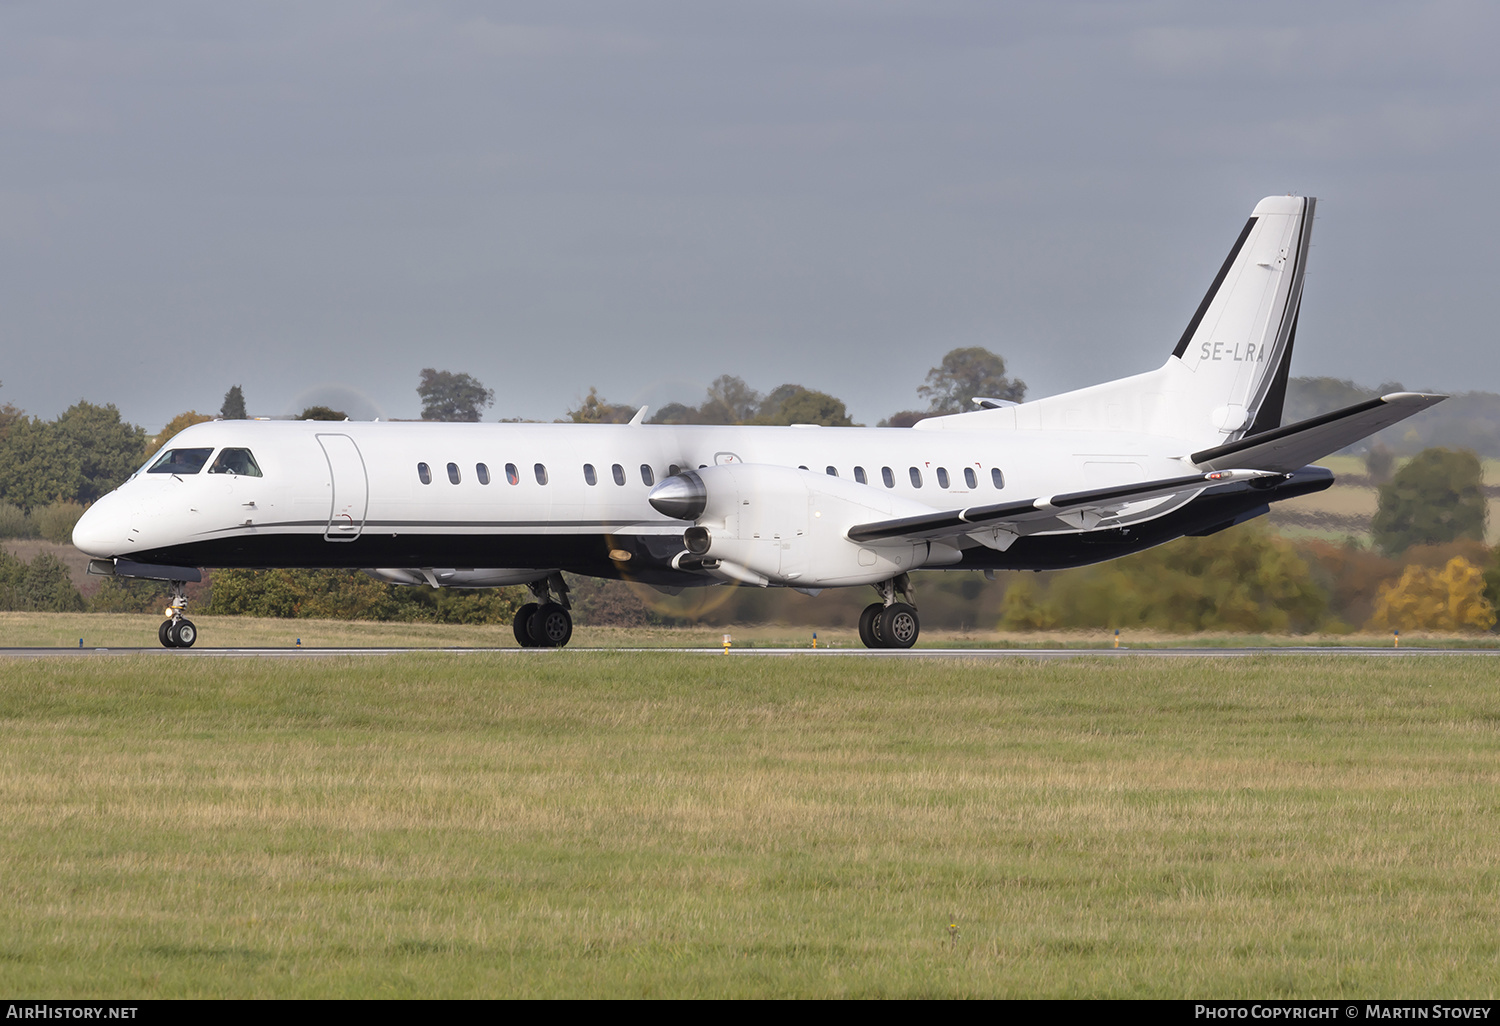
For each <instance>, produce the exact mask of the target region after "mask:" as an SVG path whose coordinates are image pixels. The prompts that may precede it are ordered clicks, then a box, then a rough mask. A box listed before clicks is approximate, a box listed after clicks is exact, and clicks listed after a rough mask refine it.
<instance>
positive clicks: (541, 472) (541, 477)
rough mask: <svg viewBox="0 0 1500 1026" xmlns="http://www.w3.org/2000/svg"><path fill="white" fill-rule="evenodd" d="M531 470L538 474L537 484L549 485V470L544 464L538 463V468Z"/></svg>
mask: <svg viewBox="0 0 1500 1026" xmlns="http://www.w3.org/2000/svg"><path fill="white" fill-rule="evenodd" d="M531 469H532V470H534V471H535V472H536V483H537V484H539V485H544V484H546V483H547V468H546V467H544V466H543V465H542V464H540V463H538V464H537V465H536V466H534V467H532V468H531Z"/></svg>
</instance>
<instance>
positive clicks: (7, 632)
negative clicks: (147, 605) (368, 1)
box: [0, 612, 1500, 649]
mask: <svg viewBox="0 0 1500 1026" xmlns="http://www.w3.org/2000/svg"><path fill="white" fill-rule="evenodd" d="M193 622H194V623H195V624H197V626H198V630H199V640H198V648H199V649H209V648H284V647H288V646H295V645H296V643H297V642H299V641H300V642H301V643H302V646H303V647H304V648H363V647H377V648H407V647H416V648H443V647H448V648H496V647H504V648H518V647H519V646H518V645H517V644H516V640H515V635H514V634H513V633H512V632H511V628H510V626H509V625H508V624H442V623H399V622H377V621H368V620H365V621H361V620H311V619H309V620H282V619H262V618H258V617H253V616H200V615H198V614H194V615H193ZM160 623H161V617H159V616H156V615H154V614H146V615H138V614H133V613H5V612H0V646H3V647H5V648H16V647H48V648H77V647H79V646H78V642H79V640H80V639H81V640H82V641H83V646H82V647H84V648H89V649H93V648H153V649H154V648H156V647H157V644H158V643H157V639H156V628H157V626H158V625H159V624H160ZM728 630H729V633H730V634H731V637H732V643H733V645H734V647H736V648H811V647H812V640H813V639H812V636H813V633H814V632H816V633H817V635H818V645H819V647H820V648H829V647H833V648H863V647H864V646H863V645H862V644H861V643H860V640H859V633H858V631H857V630H855V629H854V628H852V627H843V628H840V627H818V628H811V627H792V626H786V625H778V624H757V625H741V626H736V627H731V628H728ZM724 632H725V628H723V627H588V626H579V627H577V628H576V629H575V630H574V632H573V640H572V641H571V642H569V647H570V648H663V649H670V648H717V647H719V646H720V645H721V644H722V641H723V637H724ZM1391 642H1392V638H1391V636H1390V635H1389V634H1377V633H1368V632H1366V633H1357V634H1277V635H1246V634H1225V633H1202V634H1168V633H1165V632H1161V631H1149V630H1134V629H1127V630H1125V631H1124V632H1123V633H1122V634H1121V644H1122V645H1126V646H1129V647H1133V648H1238V647H1241V646H1246V645H1262V646H1271V647H1282V646H1288V645H1295V646H1304V645H1322V646H1327V647H1340V648H1345V647H1368V646H1377V647H1387V646H1389V645H1390V644H1391ZM917 644H918V647H919V648H1110V647H1113V645H1114V634H1113V632H1112V631H1109V630H1106V629H1097V630H1063V631H1034V632H1029V631H998V630H984V631H981V630H968V631H955V630H927V629H924V630H923V631H922V634H921V638H920V639H919V641H918V643H917ZM1401 644H1402V645H1403V646H1408V647H1428V648H1495V647H1497V646H1500V636H1496V635H1494V634H1486V633H1468V634H1441V633H1436V632H1425V631H1408V632H1406V633H1404V634H1402V636H1401Z"/></svg>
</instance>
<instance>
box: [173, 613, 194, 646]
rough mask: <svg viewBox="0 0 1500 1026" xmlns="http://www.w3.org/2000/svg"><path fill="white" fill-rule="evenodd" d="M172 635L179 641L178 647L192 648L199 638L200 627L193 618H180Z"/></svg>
mask: <svg viewBox="0 0 1500 1026" xmlns="http://www.w3.org/2000/svg"><path fill="white" fill-rule="evenodd" d="M172 636H173V638H174V639H175V640H176V642H177V647H178V648H192V647H193V642H195V641H197V640H198V628H197V627H195V626H194V625H193V621H191V620H178V621H177V626H176V627H175V628H174V629H173V631H172Z"/></svg>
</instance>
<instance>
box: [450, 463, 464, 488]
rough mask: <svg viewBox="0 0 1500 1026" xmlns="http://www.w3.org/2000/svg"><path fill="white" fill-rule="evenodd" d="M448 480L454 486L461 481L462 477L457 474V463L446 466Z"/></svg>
mask: <svg viewBox="0 0 1500 1026" xmlns="http://www.w3.org/2000/svg"><path fill="white" fill-rule="evenodd" d="M448 480H449V481H452V482H453V483H454V484H458V482H459V481H461V480H463V478H462V476H461V475H460V474H459V472H458V464H457V463H450V464H448Z"/></svg>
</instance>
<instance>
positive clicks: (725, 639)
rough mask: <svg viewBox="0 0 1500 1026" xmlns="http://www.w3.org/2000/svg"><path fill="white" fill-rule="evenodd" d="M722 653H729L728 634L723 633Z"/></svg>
mask: <svg viewBox="0 0 1500 1026" xmlns="http://www.w3.org/2000/svg"><path fill="white" fill-rule="evenodd" d="M724 654H725V655H728V654H729V635H727V634H726V635H724Z"/></svg>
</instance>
